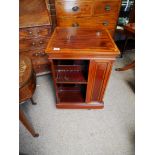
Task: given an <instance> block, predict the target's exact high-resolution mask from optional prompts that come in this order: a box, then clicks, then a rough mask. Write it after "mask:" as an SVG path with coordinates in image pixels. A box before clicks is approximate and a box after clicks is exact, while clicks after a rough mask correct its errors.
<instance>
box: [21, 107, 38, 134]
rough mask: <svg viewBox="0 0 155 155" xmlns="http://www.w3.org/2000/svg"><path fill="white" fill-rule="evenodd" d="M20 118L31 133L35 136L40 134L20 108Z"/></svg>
mask: <svg viewBox="0 0 155 155" xmlns="http://www.w3.org/2000/svg"><path fill="white" fill-rule="evenodd" d="M19 119H20V121H21V122H22V123H23V125H24V126H25V128H26V129H27V130H28V131H29V132H30V133H31V135H32V136H33V137H38V136H39V134H38V133H36V132H35V131H34V129H33V128H32V126H31V125H30V123H29V121H28V120H27V118H26V116H25V114H24V112H23V110H21V109H19Z"/></svg>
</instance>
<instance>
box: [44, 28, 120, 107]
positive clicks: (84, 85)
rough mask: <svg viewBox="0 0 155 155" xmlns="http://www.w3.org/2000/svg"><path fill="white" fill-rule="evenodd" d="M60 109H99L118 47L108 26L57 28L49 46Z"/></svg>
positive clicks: (48, 50) (101, 105)
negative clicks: (106, 27)
mask: <svg viewBox="0 0 155 155" xmlns="http://www.w3.org/2000/svg"><path fill="white" fill-rule="evenodd" d="M46 53H47V55H48V59H49V61H50V63H51V71H52V77H53V81H54V86H55V91H56V100H57V103H56V107H57V108H75V109H76V108H80V109H83V108H85V109H91V108H92V109H93V108H94V109H100V108H103V107H104V105H103V100H104V99H103V97H104V94H105V90H106V86H107V83H108V80H109V77H110V73H111V69H112V65H113V62H114V60H115V57H116V56H117V55H118V54H119V50H118V48H117V46H116V45H115V43H114V41H113V39H112V37H111V36H110V33H109V31H108V30H107V29H104V28H103V27H102V28H90V27H88V28H84V27H83V28H81V27H70V28H62V27H57V28H56V29H55V31H54V33H53V35H52V37H51V38H50V40H49V43H48V46H47V48H46Z"/></svg>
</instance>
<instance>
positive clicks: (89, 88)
mask: <svg viewBox="0 0 155 155" xmlns="http://www.w3.org/2000/svg"><path fill="white" fill-rule="evenodd" d="M96 67H97V65H96V63H95V61H94V60H90V63H89V72H88V84H87V93H86V103H88V102H91V96H92V90H93V84H94V80H95V74H96Z"/></svg>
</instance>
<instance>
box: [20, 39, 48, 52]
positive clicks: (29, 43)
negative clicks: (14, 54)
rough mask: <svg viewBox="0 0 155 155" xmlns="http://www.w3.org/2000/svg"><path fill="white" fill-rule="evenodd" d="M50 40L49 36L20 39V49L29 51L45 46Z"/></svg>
mask: <svg viewBox="0 0 155 155" xmlns="http://www.w3.org/2000/svg"><path fill="white" fill-rule="evenodd" d="M48 40H49V39H48V38H40V39H27V40H25V39H23V40H20V41H19V50H20V51H28V50H35V49H42V48H45V47H46V46H47V43H48Z"/></svg>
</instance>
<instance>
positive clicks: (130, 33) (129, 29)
mask: <svg viewBox="0 0 155 155" xmlns="http://www.w3.org/2000/svg"><path fill="white" fill-rule="evenodd" d="M124 30H125V33H126V41H125V44H124V47H123V51H122V53H124V51H125V49H126V46H127V43H128V40H129V39H130V38H135V23H129V24H127V25H126V26H124ZM134 67H135V60H133V61H132V62H131V63H130V64H127V65H126V66H124V67H122V68H116V69H115V70H116V71H125V70H128V69H131V68H134Z"/></svg>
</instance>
